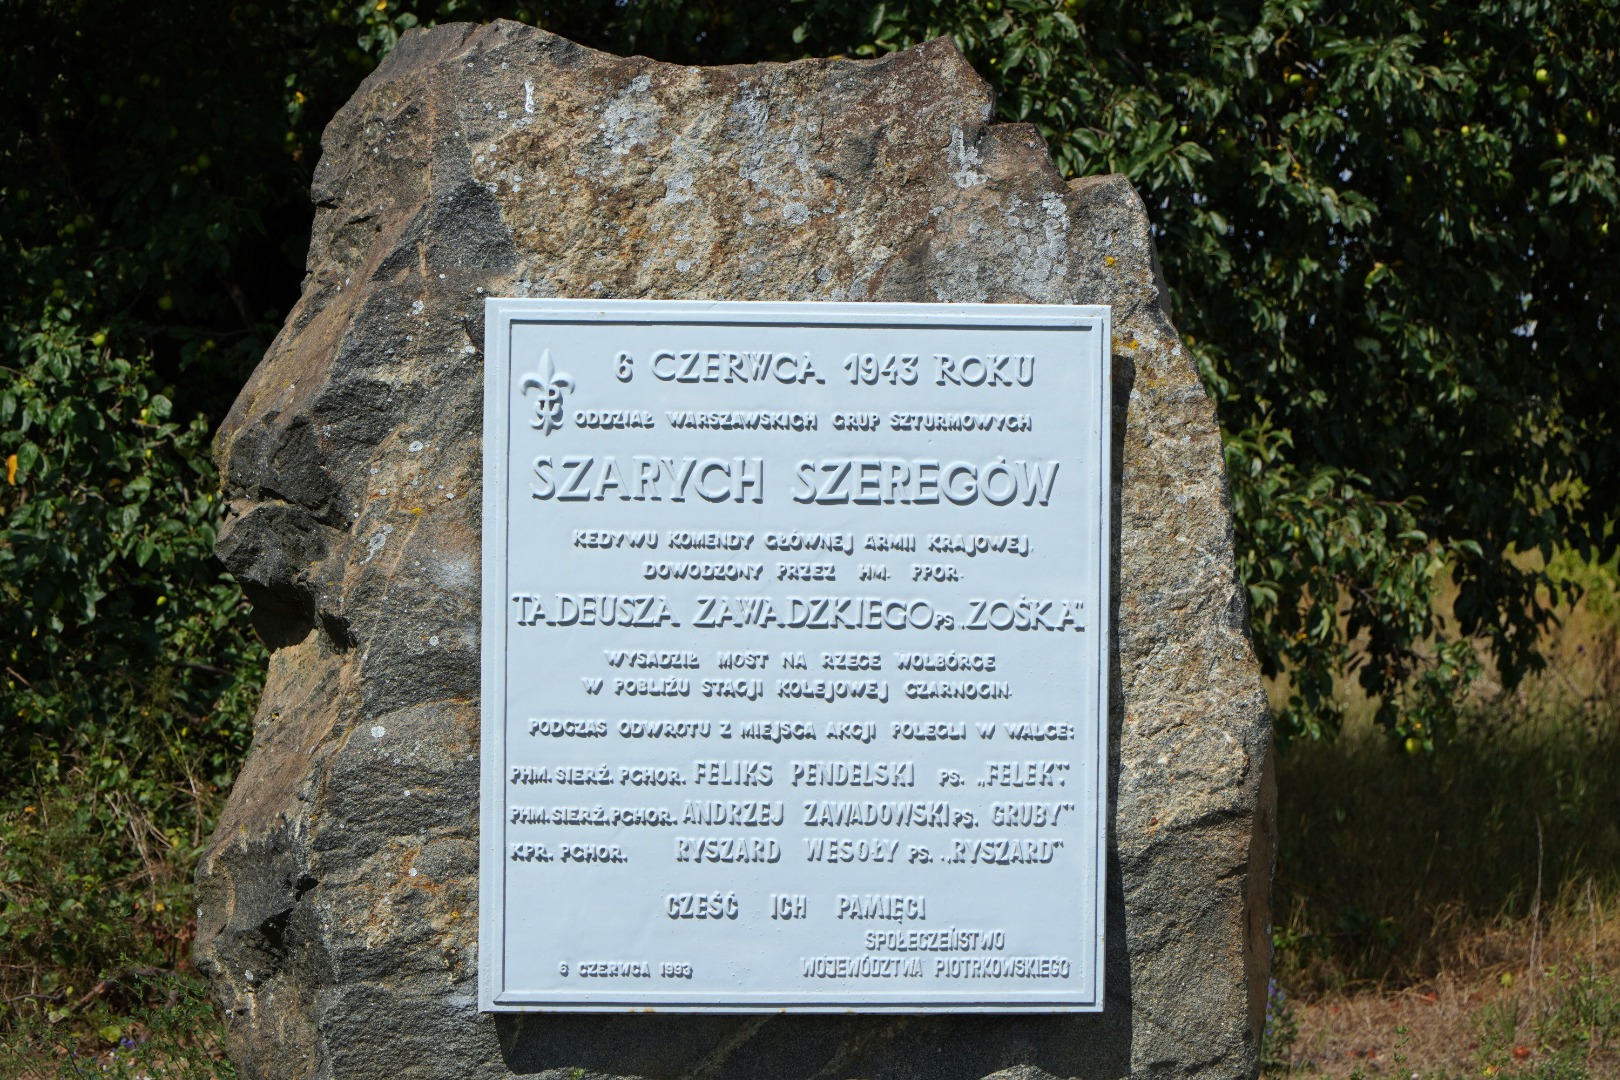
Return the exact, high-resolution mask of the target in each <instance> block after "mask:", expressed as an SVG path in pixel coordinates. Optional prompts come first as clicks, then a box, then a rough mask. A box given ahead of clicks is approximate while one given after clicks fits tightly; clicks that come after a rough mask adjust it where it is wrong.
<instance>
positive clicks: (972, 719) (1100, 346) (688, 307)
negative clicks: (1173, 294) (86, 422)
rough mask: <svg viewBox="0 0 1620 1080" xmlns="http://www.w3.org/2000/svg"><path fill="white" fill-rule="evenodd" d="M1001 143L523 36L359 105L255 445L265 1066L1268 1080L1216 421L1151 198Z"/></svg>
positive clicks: (914, 89) (854, 90) (834, 79)
mask: <svg viewBox="0 0 1620 1080" xmlns="http://www.w3.org/2000/svg"><path fill="white" fill-rule="evenodd" d="M991 106H992V102H991V98H990V93H989V90H988V88H987V87H986V86H985V85H984V84H983V82H982V81H981V80H979V79H978V78H977V76H975V75H974V73H973V72H972V71H971V69H970V68H969V67H968V65H967V64H966V63H965V62H964V61H963V59H962V58H961V56H960V55H959V54H958V53H957V52H956V51H955V49H954V48H953V47H952V46H951V45H950V44H949V43H948V42H945V41H937V42H932V43H929V44H927V45H923V46H920V47H918V48H915V49H911V50H908V51H906V52H903V53H898V54H895V55H893V56H889V57H886V58H883V59H879V60H872V61H848V60H807V61H801V62H798V63H793V64H781V65H777V64H763V65H753V66H741V67H729V68H713V69H704V68H685V67H677V66H671V65H665V64H659V63H656V62H653V61H650V60H647V59H644V58H639V57H638V58H628V59H627V58H620V57H615V56H609V55H606V54H602V53H597V52H593V51H591V50H588V49H584V48H582V47H580V46H577V45H575V44H573V43H571V42H568V41H565V40H563V39H561V38H558V37H555V36H553V35H549V34H546V33H544V32H542V31H538V30H533V29H530V28H526V27H522V26H518V25H516V24H512V23H495V24H492V25H490V26H484V27H470V26H450V27H443V28H439V29H436V30H432V31H426V32H412V33H409V34H407V35H406V36H405V37H404V38H403V39H402V40H401V42H400V45H399V47H398V48H397V49H396V50H395V51H394V52H393V53H392V54H391V55H390V57H389V58H388V59H387V60H386V61H385V62H384V63H383V64H382V65H381V66H380V67H379V68H378V70H377V71H376V72H375V73H374V74H373V75H372V76H371V77H370V78H369V79H367V80H366V82H365V83H364V84H363V85H362V86H361V88H360V90H359V91H358V92H357V93H356V95H355V97H354V98H353V100H351V101H350V102H349V103H348V104H347V105H346V106H345V107H344V108H343V109H342V110H341V111H340V112H339V114H338V115H337V117H336V118H335V119H334V121H333V123H332V125H331V126H330V128H329V129H328V131H327V133H326V136H325V139H324V141H323V155H322V158H321V162H320V165H319V167H318V168H317V171H316V175H315V180H314V185H313V190H312V195H313V198H314V201H315V203H316V206H317V215H316V222H315V228H314V235H313V239H312V244H311V250H310V257H309V276H308V278H307V279H306V282H305V286H304V291H303V295H302V297H301V298H300V300H299V303H298V305H297V306H296V308H295V309H294V311H293V313H292V315H291V316H290V317H289V319H288V322H287V325H286V326H285V328H284V329H283V331H282V333H281V335H280V336H279V337H278V338H277V339H276V341H275V342H274V343H273V344H272V346H271V348H270V350H269V352H268V354H267V355H266V357H265V359H264V361H263V363H262V364H261V365H260V367H259V368H258V370H257V371H256V372H255V373H254V375H253V377H252V379H251V380H250V381H249V384H248V385H247V387H246V388H245V389H244V390H243V392H242V395H241V397H240V398H239V399H238V401H237V403H236V406H235V408H234V409H233V410H232V413H231V415H230V417H229V418H228V419H227V421H226V423H225V425H224V427H223V428H222V429H221V432H220V435H219V440H218V447H217V452H218V457H219V460H220V464H221V468H222V472H223V474H224V476H225V482H226V486H227V491H228V494H229V496H230V499H231V518H230V520H229V521H228V522H227V524H226V526H225V528H224V529H223V530H222V533H221V538H220V542H219V553H220V557H221V558H222V560H223V561H224V562H225V564H226V566H227V567H228V568H229V569H230V570H231V571H232V573H233V574H235V575H236V577H237V579H238V580H239V581H240V582H241V583H242V585H243V587H244V589H245V590H246V591H247V593H248V595H249V597H250V599H251V600H252V601H253V605H254V609H253V617H254V621H255V625H256V627H257V628H258V630H259V632H260V634H261V635H262V636H263V637H264V639H265V640H266V642H268V643H269V644H270V645H271V646H272V648H273V650H274V651H273V652H272V655H271V659H270V670H269V673H268V678H267V683H266V687H265V691H264V696H263V700H262V702H261V706H260V711H259V714H258V717H257V720H256V726H255V733H254V743H253V748H252V750H251V752H250V754H249V757H248V759H247V761H246V762H245V764H244V766H243V769H242V773H241V775H240V777H239V778H238V780H237V783H236V785H235V787H234V789H233V791H232V794H231V797H230V800H229V802H228V804H227V807H226V809H225V811H224V814H223V815H222V818H221V821H220V823H219V826H218V828H217V830H216V833H215V835H214V837H213V839H212V841H211V843H210V846H209V849H208V851H207V852H206V853H205V856H204V858H203V860H202V863H201V865H200V868H199V871H198V909H199V915H198V941H197V959H198V962H199V965H200V966H201V967H202V969H203V970H204V971H205V972H206V973H207V974H208V975H209V976H210V977H211V979H212V980H213V984H214V987H215V991H216V994H217V995H218V997H219V999H220V1000H221V1002H222V1003H223V1005H224V1006H225V1008H226V1009H227V1011H228V1014H229V1030H230V1047H231V1053H232V1056H233V1058H234V1060H235V1061H236V1063H237V1064H238V1067H239V1069H240V1070H241V1072H242V1073H243V1075H245V1076H249V1077H266V1078H269V1077H276V1078H283V1077H457V1078H461V1077H505V1076H513V1075H533V1074H543V1075H555V1076H585V1075H592V1076H610V1077H617V1076H648V1077H686V1076H702V1077H716V1078H721V1077H726V1078H729V1077H738V1078H741V1077H760V1076H770V1077H800V1076H802V1077H811V1076H816V1077H843V1076H850V1077H854V1076H871V1077H963V1078H967V1077H984V1076H990V1075H1001V1076H1007V1077H1030V1078H1033V1077H1056V1076H1074V1077H1099V1078H1101V1077H1125V1076H1193V1075H1198V1076H1245V1075H1252V1073H1253V1072H1254V1069H1255V1063H1256V1059H1257V1050H1258V1034H1259V1025H1260V1023H1261V1022H1262V1019H1263V1015H1264V1001H1265V983H1266V978H1265V976H1266V967H1267V961H1268V951H1269V926H1268V914H1267V910H1266V894H1267V889H1268V886H1269V878H1270V860H1271V834H1272V826H1271V819H1270V801H1271V798H1272V796H1271V793H1270V785H1269V780H1268V776H1269V764H1268V763H1269V743H1268V721H1267V715H1266V710H1265V700H1264V696H1263V693H1262V691H1261V687H1260V684H1259V677H1258V671H1257V668H1256V664H1255V661H1254V657H1253V653H1252V649H1251V647H1250V645H1249V642H1248V639H1247V636H1246V611H1245V605H1244V601H1243V594H1242V591H1241V586H1240V585H1239V583H1238V582H1237V580H1236V577H1235V573H1234V569H1233V561H1232V526H1231V519H1230V513H1229V510H1228V506H1227V498H1226V488H1225V478H1224V474H1223V471H1222V461H1221V451H1220V440H1219V435H1218V432H1217V430H1216V426H1215V419H1214V411H1213V408H1212V406H1211V404H1210V402H1209V400H1208V398H1207V396H1206V395H1205V393H1204V391H1203V389H1202V387H1201V384H1200V382H1199V379H1198V375H1197V372H1196V370H1195V368H1194V365H1193V363H1192V361H1191V358H1190V357H1189V356H1188V354H1187V353H1186V351H1185V350H1184V349H1183V348H1182V346H1181V344H1180V343H1179V341H1178V339H1177V337H1176V334H1175V331H1174V328H1173V327H1172V326H1171V324H1170V322H1169V320H1168V316H1167V311H1166V308H1167V295H1166V291H1165V285H1164V282H1163V281H1162V280H1161V278H1160V276H1159V273H1158V268H1157V261H1156V257H1155V254H1154V249H1153V241H1152V235H1151V229H1150V226H1149V222H1148V218H1147V215H1146V212H1145V210H1144V208H1143V206H1142V204H1141V202H1140V200H1139V199H1138V198H1137V196H1136V194H1135V193H1134V192H1133V191H1132V190H1131V188H1130V186H1129V185H1128V184H1127V183H1126V182H1125V181H1124V180H1123V179H1122V178H1119V177H1100V178H1089V179H1086V180H1078V181H1073V182H1070V183H1068V184H1065V183H1064V182H1063V181H1062V180H1061V178H1060V177H1059V176H1058V175H1057V173H1056V172H1055V170H1054V169H1053V167H1052V165H1051V163H1050V160H1049V158H1048V156H1047V152H1046V148H1045V146H1044V144H1043V143H1042V141H1041V140H1040V138H1039V136H1038V135H1037V133H1036V132H1035V131H1034V130H1033V129H1032V128H1029V127H1027V126H1023V125H997V124H992V123H990V117H991V115H992V107H991ZM632 301H633V302H632ZM661 301H688V303H684V304H673V305H672V304H668V303H660V302H661ZM739 301H754V302H766V303H755V304H742V303H736V302H739ZM803 301H814V302H816V303H813V304H802V303H798V302H803ZM715 302H723V303H715ZM1029 305H1038V306H1029ZM756 376H757V377H756ZM666 459H667V460H666ZM637 545H639V546H637ZM974 623H982V624H983V625H982V626H975V627H974V628H971V629H970V628H969V624H974ZM975 635H978V636H979V637H981V638H982V639H983V640H982V643H981V642H977V641H976V640H975ZM992 658H993V659H992ZM992 663H993V664H995V665H996V666H995V667H994V668H990V667H989V666H988V665H990V664H992ZM481 712H482V719H481ZM481 722H482V725H483V726H482V734H481V726H480V725H481ZM481 773H482V783H483V791H482V798H481V796H480V783H481ZM481 812H482V815H483V816H482V824H480V813H481ZM481 846H482V854H483V859H482V863H483V866H482V883H483V889H482V892H481V891H480V847H481ZM1098 931H1100V934H1101V938H1100V941H1099V940H1097V932H1098ZM481 937H482V940H481ZM481 968H482V980H481V975H480V971H481ZM1099 990H1100V993H1099V992H1098V991H1099ZM507 1010H547V1011H544V1012H538V1013H537V1012H534V1011H517V1012H512V1011H507ZM588 1010H594V1011H588ZM739 1011H740V1012H744V1013H747V1015H730V1013H732V1012H739ZM807 1011H808V1012H814V1011H820V1012H821V1013H822V1014H821V1015H799V1013H801V1012H807ZM649 1013H651V1015H649ZM877 1013H883V1014H882V1015H873V1014H877ZM615 1014H618V1015H615Z"/></svg>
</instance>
